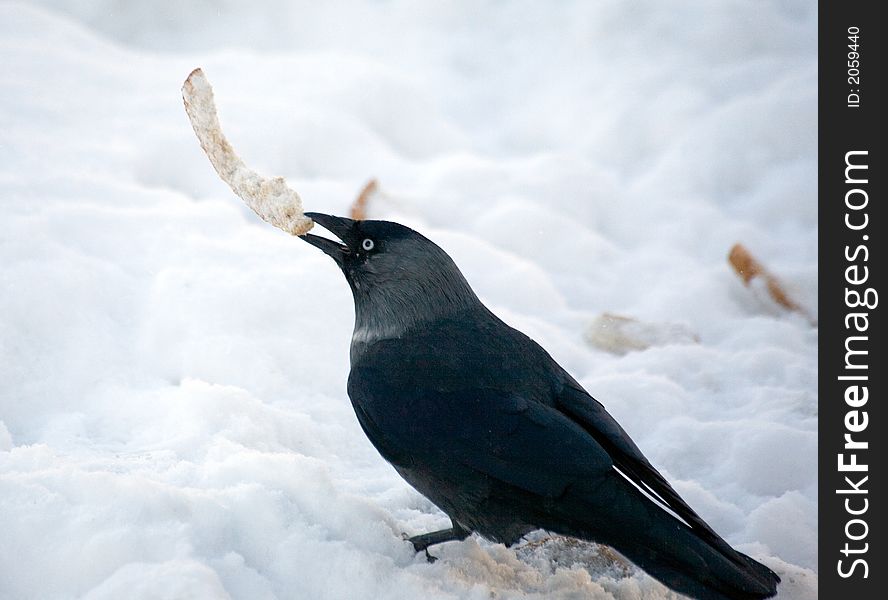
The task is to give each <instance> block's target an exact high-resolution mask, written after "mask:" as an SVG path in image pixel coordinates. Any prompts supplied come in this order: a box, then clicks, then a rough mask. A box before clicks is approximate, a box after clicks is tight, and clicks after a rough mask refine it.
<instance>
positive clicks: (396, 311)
mask: <svg viewBox="0 0 888 600" xmlns="http://www.w3.org/2000/svg"><path fill="white" fill-rule="evenodd" d="M306 216H307V217H310V218H311V219H312V220H313V221H314V222H315V223H317V224H318V225H321V226H322V227H324V228H325V229H327V230H328V231H329V232H330V233H332V234H334V235H335V236H336V237H337V238H339V240H338V241H335V240H331V239H329V238H326V237H321V236H318V235H312V234H306V235H303V236H301V237H302V239H303V240H305V241H306V242H308V243H309V244H311V245H313V246H315V247H317V248H320V249H321V250H322V251H323V252H324V253H325V254H327V255H328V256H330V257H331V258H332V259H333V260H334V261H335V262H336V264H337V265H338V266H339V268H340V269H341V270H342V272H343V274H344V275H345V278H346V280H347V281H348V283H349V285H350V286H351V289H352V294H353V295H354V299H355V336H354V338H353V340H354V341H372V340H373V339H378V338H385V337H397V336H399V335H400V334H401V333H403V332H404V331H405V330H407V329H409V328H410V327H412V326H414V325H417V324H420V323H422V322H423V321H428V320H432V319H435V318H440V317H442V316H446V315H449V314H453V313H455V312H457V311H459V310H464V309H470V308H474V307H476V306H480V302H479V301H478V298H477V296H475V293H474V292H473V291H472V288H471V287H469V284H468V282H467V281H466V279H465V277H463V275H462V273H461V272H460V270H459V268H458V267H457V266H456V264H455V263H454V262H453V260H452V259H451V258H450V257H449V256H448V255H447V253H446V252H444V251H443V250H442V249H441V248H439V247H438V245H437V244H435V243H434V242H432V241H431V240H429V239H428V238H426V237H424V236H422V235H420V234H419V233H417V232H415V231H414V230H412V229H410V228H409V227H405V226H404V225H401V224H399V223H393V222H390V221H355V220H353V219H347V218H345V217H335V216H333V215H325V214H321V213H306Z"/></svg>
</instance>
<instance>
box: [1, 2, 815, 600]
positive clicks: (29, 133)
mask: <svg viewBox="0 0 888 600" xmlns="http://www.w3.org/2000/svg"><path fill="white" fill-rule="evenodd" d="M816 18H817V16H816V6H815V5H814V4H813V3H810V2H802V1H801V0H782V1H777V0H773V1H762V2H755V3H748V2H732V1H725V2H711V1H703V0H682V1H681V2H670V3H662V2H654V1H653V0H634V1H632V2H622V1H621V2H618V1H616V0H605V1H602V2H582V1H579V0H576V1H567V2H557V3H533V2H524V1H522V0H518V1H516V2H476V1H474V0H472V1H470V0H459V1H457V2H448V3H417V2H414V1H412V0H409V1H408V0H388V1H386V2H381V3H380V2H365V1H359V0H352V1H349V0H346V1H345V2H341V3H318V2H291V1H289V0H262V1H260V0H257V1H256V2H249V3H248V2H237V1H235V0H231V1H226V2H221V3H215V2H177V1H173V0H157V1H153V2H147V1H145V2H126V3H121V2H119V0H89V1H86V0H82V1H81V0H79V1H75V2H70V1H67V0H66V1H64V2H62V1H61V0H44V1H43V2H39V3H37V4H22V3H16V2H13V3H8V2H4V3H0V214H2V217H0V382H2V385H0V598H2V599H3V600H6V599H10V600H21V599H38V598H39V599H41V600H56V599H59V600H61V599H68V598H88V599H89V600H104V599H115V600H116V599H118V598H122V597H126V598H134V599H137V600H148V599H152V600H153V599H156V598H177V599H179V598H200V599H204V598H208V599H228V598H231V599H250V600H252V599H258V600H267V599H279V600H285V599H293V598H296V599H303V598H305V599H309V598H311V599H341V598H349V599H356V600H361V599H367V600H370V599H373V600H376V599H393V600H396V599H408V598H409V599H413V598H427V599H429V600H431V599H436V600H437V599H445V598H447V599H456V598H459V599H478V600H480V599H485V600H486V599H489V598H497V599H512V598H515V599H517V598H531V599H533V598H536V599H544V598H546V599H549V598H553V599H561V600H564V599H578V598H596V599H617V600H642V599H643V600H664V599H667V598H673V599H674V598H676V596H675V595H674V594H671V593H669V592H668V591H667V590H665V588H663V586H661V585H660V584H658V583H657V582H655V581H654V580H652V579H651V578H650V577H647V576H646V575H644V574H643V573H640V572H639V571H637V570H635V569H632V568H629V567H627V566H626V565H625V564H623V563H621V561H620V560H619V559H618V558H616V557H614V556H613V555H612V554H611V553H608V552H607V551H606V549H602V548H598V547H595V546H590V545H584V544H574V543H571V542H569V541H566V540H546V539H545V536H544V535H543V534H542V533H537V534H535V536H534V537H533V539H532V540H531V541H530V542H529V543H528V544H527V545H525V546H522V547H518V548H511V549H508V548H505V547H503V546H501V545H497V544H491V543H488V542H486V541H484V540H482V539H480V538H477V537H472V538H469V539H468V540H466V541H465V542H461V543H449V544H444V545H442V546H441V547H439V548H437V549H436V550H435V551H434V553H435V554H437V555H438V556H439V557H440V560H439V561H438V562H436V563H434V564H428V563H426V562H425V559H424V557H423V556H421V555H420V556H416V554H415V553H414V552H413V551H412V549H411V547H410V545H409V544H407V543H405V542H404V541H402V539H401V534H402V533H409V534H415V533H419V532H422V531H427V530H430V529H434V528H439V527H441V526H444V525H445V524H446V523H447V520H446V518H445V517H444V516H443V515H442V514H441V513H440V512H439V511H437V510H436V509H435V508H434V507H433V506H432V505H431V504H430V503H429V502H428V501H426V500H425V499H423V498H422V497H421V496H420V495H418V494H417V493H416V492H414V491H413V490H412V489H411V488H409V486H407V485H406V484H405V483H404V482H403V481H402V480H401V479H400V478H399V477H398V475H397V474H396V473H395V472H394V470H393V469H392V468H391V467H390V466H389V465H387V464H386V463H385V462H384V461H383V460H382V459H381V458H380V457H379V456H378V455H377V454H376V452H375V451H374V449H373V448H372V447H371V446H370V444H369V442H368V441H367V440H366V439H365V437H364V435H363V433H362V432H361V430H360V427H359V426H358V424H357V422H356V420H355V418H354V415H353V413H352V408H351V406H350V403H349V401H348V398H347V396H346V393H345V383H346V377H347V373H348V344H349V338H350V335H351V329H352V324H353V321H352V319H353V307H352V300H351V295H350V293H349V289H348V285H347V284H346V282H345V280H344V278H343V277H342V275H341V274H340V273H339V272H338V270H337V269H336V267H335V265H334V264H333V263H332V261H330V259H329V258H328V257H326V256H324V255H323V254H322V253H321V252H319V251H318V250H317V249H315V248H313V247H311V246H310V245H308V244H305V243H302V242H301V241H299V240H297V239H294V238H292V237H290V236H282V235H279V234H278V233H277V232H276V231H274V230H273V229H272V228H271V227H269V226H268V225H267V224H266V223H264V222H262V221H261V220H260V219H259V218H258V217H257V216H256V215H255V214H254V213H253V212H252V211H251V210H250V209H249V208H248V207H246V206H245V205H244V204H242V203H240V202H235V201H233V199H232V198H231V192H230V191H229V190H228V188H227V187H226V186H225V185H224V184H223V183H222V182H221V181H220V180H219V178H218V177H217V176H216V174H215V173H214V172H213V171H212V169H210V168H209V166H208V165H207V159H206V157H205V156H204V154H203V152H202V151H201V149H200V148H199V146H198V144H197V143H195V140H194V134H193V132H192V130H191V127H190V126H189V123H188V119H187V118H186V116H185V114H184V112H183V110H182V99H181V95H180V87H181V83H182V78H183V76H184V75H185V74H187V73H189V72H190V71H191V69H193V68H194V67H195V66H197V65H200V66H202V67H204V68H205V69H206V71H207V73H209V74H211V75H212V79H213V85H214V87H215V90H216V94H217V96H218V98H219V100H220V103H221V104H222V107H221V108H222V110H223V112H224V115H223V116H224V120H225V125H226V130H227V131H226V133H227V134H228V136H229V139H231V141H232V143H233V145H234V146H235V147H237V148H238V150H239V152H240V154H241V156H243V157H244V159H245V162H246V163H247V164H250V165H252V166H255V168H256V169H257V170H258V171H259V172H264V173H280V174H282V175H284V176H285V177H286V178H287V180H288V181H289V182H290V184H291V185H292V186H293V188H294V189H296V190H298V191H299V194H300V195H301V196H302V197H303V198H304V199H305V201H306V203H307V205H308V206H311V207H312V209H314V210H317V211H321V212H327V213H334V214H340V215H342V214H347V212H348V209H349V206H350V204H351V202H352V201H353V200H354V197H355V195H356V194H357V192H358V191H359V189H360V187H361V185H362V184H363V183H364V182H365V181H367V180H368V179H369V178H371V177H376V178H377V179H378V180H379V182H380V191H379V193H377V194H375V195H374V196H373V198H372V200H371V201H370V203H369V206H368V211H369V216H370V217H372V218H387V219H393V220H397V221H401V222H404V223H406V224H408V225H411V226H413V227H415V228H417V229H419V230H420V231H422V233H423V234H425V235H427V236H428V237H430V238H432V239H433V240H435V241H436V242H438V243H439V244H441V245H442V246H443V247H444V248H445V250H447V251H448V252H449V253H450V254H451V255H452V256H453V257H454V259H455V260H456V261H457V263H458V264H459V265H460V267H461V268H462V269H463V272H464V273H465V275H466V277H467V278H468V280H469V281H470V282H471V283H472V285H473V287H474V288H475V290H476V291H477V292H478V293H479V295H480V296H481V297H482V299H483V300H484V301H485V302H486V303H487V305H488V306H489V307H490V308H491V309H492V310H493V311H494V312H496V313H497V314H498V315H499V316H501V317H502V318H503V319H505V320H506V321H507V322H509V323H510V324H513V325H515V326H516V327H518V328H519V329H521V330H522V331H524V332H526V333H527V334H529V335H530V336H532V337H533V338H534V339H536V340H537V341H539V342H540V343H541V344H542V345H543V346H544V347H545V348H546V349H547V350H549V352H550V353H551V354H552V355H553V356H554V357H555V358H556V359H557V360H558V361H559V362H560V363H561V364H562V365H564V366H565V367H566V368H567V369H568V370H569V371H571V373H572V374H573V375H574V376H575V377H576V378H577V379H578V380H579V381H580V382H581V383H582V384H583V385H584V386H585V387H586V388H587V389H588V390H589V391H590V392H591V393H592V394H593V395H595V396H596V397H597V398H598V399H600V400H601V401H602V402H603V403H604V404H605V405H606V406H607V408H608V409H609V410H610V411H611V413H613V415H614V416H615V417H616V418H617V419H618V420H619V421H620V422H621V424H622V425H623V426H624V427H625V429H626V430H627V431H628V432H629V434H630V435H631V436H632V437H633V439H634V440H635V441H636V442H637V443H638V445H639V446H640V447H641V448H642V449H643V450H644V452H645V453H646V454H647V456H648V457H649V458H650V459H651V461H652V462H653V463H654V464H655V465H657V466H658V467H659V468H660V469H661V471H662V472H663V473H664V475H666V476H667V477H668V478H669V479H670V481H672V482H673V483H674V485H675V487H676V488H677V489H678V491H679V492H680V493H681V494H682V495H683V496H684V497H685V498H686V499H687V500H688V501H689V502H690V504H691V505H692V506H693V507H694V508H695V509H696V510H697V511H698V512H699V513H700V514H701V515H702V516H703V517H704V518H705V519H706V520H707V521H709V522H710V523H711V524H712V526H713V527H714V528H715V529H716V530H717V531H719V532H720V533H721V534H722V535H724V536H725V538H726V539H728V540H729V541H730V542H731V543H732V544H734V545H735V546H736V547H738V548H739V549H741V550H743V551H745V552H747V553H749V554H751V555H753V556H755V557H757V558H759V559H760V560H762V561H763V562H765V563H767V564H768V565H769V566H771V567H772V568H774V569H775V570H776V571H778V572H779V574H780V575H781V577H782V578H783V584H782V585H781V587H780V595H779V596H778V597H779V598H782V599H796V600H810V599H813V598H816V596H817V574H816V565H817V550H816V541H817V529H816V520H817V518H816V517H817V495H816V485H817V479H816V459H815V453H816V439H817V437H816V431H817V386H816V358H817V351H816V347H817V329H816V327H813V326H812V325H811V323H810V322H809V320H808V319H806V318H805V317H803V316H802V315H800V314H797V313H792V312H788V311H785V310H783V309H780V307H778V306H775V305H774V304H773V303H771V304H768V303H767V302H764V301H762V300H761V299H760V297H758V296H757V295H756V294H755V293H754V291H753V290H751V289H749V288H747V287H745V286H744V285H743V282H742V281H741V280H740V279H739V278H738V277H737V276H736V275H735V274H734V273H733V272H732V269H731V267H730V265H729V264H728V263H727V253H728V251H729V249H730V248H731V246H732V245H733V244H734V243H736V242H741V243H743V244H744V245H745V246H746V247H747V248H748V249H749V251H750V252H751V253H752V254H753V255H755V256H756V257H757V258H758V259H760V260H761V262H762V263H763V264H765V265H767V267H768V269H769V271H770V272H772V273H773V274H774V275H775V276H777V277H779V278H780V280H781V282H782V283H783V284H784V285H785V286H786V289H787V293H789V294H791V296H792V298H793V299H795V300H796V301H797V302H798V303H799V304H801V305H803V306H804V308H805V309H806V310H807V311H808V312H810V313H811V315H812V316H813V317H814V318H816V310H817V306H816V285H817V265H816V255H817V246H816V241H817V211H816V194H817V189H816V183H815V181H816V133H817V130H816V114H817V113H816V97H817V96H816V94H817V85H816V83H817V63H816V31H817V27H816V25H817V23H816ZM603 313H611V314H617V315H622V316H626V317H629V318H632V319H636V320H637V321H638V322H639V323H649V324H670V326H671V325H676V326H680V327H681V328H682V329H681V331H686V332H692V333H693V335H694V336H696V338H697V339H698V340H699V341H698V342H697V343H685V342H686V341H687V340H684V341H682V342H681V343H671V342H670V341H669V339H668V338H667V339H661V338H657V340H656V343H655V344H652V345H650V347H648V348H647V349H641V350H631V349H629V350H628V351H627V352H626V353H625V354H622V355H615V354H612V353H610V352H605V351H602V350H599V349H597V348H595V347H594V346H591V345H590V344H589V343H587V342H586V341H585V339H584V335H585V332H586V331H587V330H588V329H589V327H590V325H591V324H592V323H593V322H594V320H595V319H596V317H598V316H599V315H601V314H603Z"/></svg>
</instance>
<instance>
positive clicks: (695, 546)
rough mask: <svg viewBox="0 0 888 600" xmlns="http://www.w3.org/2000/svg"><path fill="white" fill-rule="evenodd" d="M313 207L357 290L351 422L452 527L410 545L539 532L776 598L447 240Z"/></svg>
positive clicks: (769, 576)
mask: <svg viewBox="0 0 888 600" xmlns="http://www.w3.org/2000/svg"><path fill="white" fill-rule="evenodd" d="M310 216H311V217H312V218H314V219H315V220H316V221H317V222H318V223H320V224H321V225H323V226H324V227H326V228H327V229H329V230H330V231H332V232H333V233H335V234H336V235H337V236H338V237H339V238H340V239H342V241H343V243H342V244H339V243H338V242H333V241H330V240H325V239H322V238H319V237H317V236H308V238H307V241H309V242H310V243H312V244H313V245H316V246H318V247H319V248H321V249H322V250H324V251H325V252H326V253H327V254H329V255H331V256H332V257H333V258H334V260H336V262H337V264H338V265H339V266H340V268H341V269H342V270H343V273H344V274H345V275H346V279H347V280H348V282H349V284H350V286H351V288H352V292H353V294H354V298H355V313H356V323H355V335H354V337H353V341H352V349H351V362H352V365H351V373H350V375H349V380H348V394H349V397H350V399H351V402H352V405H353V407H354V409H355V414H356V415H357V418H358V421H359V422H360V424H361V427H362V428H363V430H364V432H365V433H366V435H367V437H368V438H369V439H370V441H371V442H372V443H373V445H374V446H375V447H376V448H377V450H379V452H380V454H382V456H383V457H384V458H385V459H386V460H387V461H388V462H390V463H391V464H392V465H393V466H394V467H395V469H397V471H398V472H399V473H400V474H401V476H402V477H404V479H405V480H407V481H408V482H409V483H410V484H411V485H412V486H413V487H415V488H416V489H417V490H418V491H419V492H420V493H422V494H423V495H425V496H426V497H427V498H429V499H430V500H431V501H432V502H434V503H435V504H436V505H437V506H438V507H439V508H441V510H443V511H444V512H445V513H447V514H448V515H449V516H450V517H451V519H452V520H453V522H454V530H453V531H452V532H450V533H447V532H436V533H435V534H432V535H431V536H425V537H423V538H422V539H421V540H419V543H417V541H416V539H415V538H414V543H415V545H416V547H417V548H424V547H425V546H426V545H429V544H431V543H437V542H439V541H445V540H447V539H461V538H462V537H464V535H465V534H466V533H467V532H477V533H479V534H480V535H482V536H484V537H486V538H488V539H491V540H495V541H500V542H504V543H506V544H513V543H515V542H517V541H518V540H519V539H520V538H521V537H522V536H523V535H525V534H526V533H528V532H530V531H532V530H534V529H538V528H543V529H547V530H550V531H554V532H557V533H561V534H564V535H571V536H575V537H579V538H583V539H588V540H593V541H597V542H600V543H604V544H608V545H610V546H612V547H614V548H615V549H616V550H618V551H620V552H621V553H622V554H624V555H625V556H626V557H627V558H629V559H630V560H632V561H633V562H635V563H636V564H637V565H638V566H640V567H641V568H643V569H644V570H646V571H647V572H648V573H650V574H651V575H653V576H654V577H656V578H657V579H659V580H660V581H662V582H663V583H664V584H666V585H667V586H669V587H671V588H673V589H675V590H676V591H680V592H682V593H685V594H688V595H690V596H692V597H695V598H701V599H712V600H717V599H728V598H730V599H753V598H766V597H769V596H772V595H774V593H776V585H777V583H778V582H779V578H778V577H777V576H776V575H775V574H774V573H773V572H772V571H771V570H770V569H768V568H767V567H765V566H763V565H761V564H760V563H758V562H756V561H754V560H752V559H751V558H749V557H747V556H745V555H743V554H741V553H739V552H736V551H735V550H733V549H732V548H731V547H730V546H729V545H728V544H727V543H726V542H725V541H724V540H722V539H721V538H720V537H719V536H718V535H717V534H716V533H715V532H714V531H713V530H712V529H711V528H710V527H709V526H708V525H707V524H706V523H705V522H704V521H703V520H702V519H701V518H700V517H699V516H698V515H697V514H696V513H695V512H694V511H693V509H692V508H691V507H690V506H688V505H687V503H685V502H684V500H682V499H681V497H680V496H679V495H678V494H677V493H676V492H675V491H674V490H673V489H672V487H671V486H670V485H669V483H668V482H667V481H666V480H665V479H664V478H663V477H662V476H661V475H660V473H659V472H657V470H656V469H655V468H654V467H653V466H652V465H651V464H650V463H649V462H648V461H647V459H646V458H645V457H644V455H643V454H642V453H641V451H640V450H639V449H638V447H637V446H636V445H635V444H634V442H632V440H631V439H630V438H629V436H628V435H627V434H626V432H625V431H623V429H622V427H620V425H619V424H618V423H617V422H616V421H615V420H614V419H613V418H612V417H611V416H610V414H608V412H607V411H606V410H605V408H604V407H603V406H602V405H601V404H600V403H599V402H598V401H596V400H595V399H594V398H592V397H591V396H590V395H589V394H588V393H587V392H586V391H585V390H584V389H583V388H582V387H581V386H580V385H579V384H578V383H577V382H576V381H575V380H574V379H573V378H572V377H571V376H570V375H569V374H568V373H567V372H566V371H564V369H562V368H561V367H560V366H559V365H558V364H557V363H556V362H555V361H554V360H553V359H552V358H551V357H550V356H549V354H548V353H546V352H545V350H543V349H542V348H541V347H540V346H539V345H538V344H536V343H535V342H534V341H533V340H531V339H530V338H528V337H527V336H525V335H524V334H522V333H520V332H519V331H517V330H515V329H513V328H511V327H509V326H508V325H506V324H505V323H503V322H502V321H500V320H499V319H498V318H497V317H496V316H495V315H493V314H492V313H491V312H490V311H489V310H487V308H485V307H484V306H483V304H482V303H481V302H480V301H479V300H478V299H477V297H476V296H475V294H474V292H472V291H471V288H470V287H469V285H468V283H467V282H466V281H465V279H464V278H463V276H462V274H461V273H460V272H459V270H458V269H457V267H456V265H455V264H454V263H453V262H452V261H451V260H450V258H449V257H448V256H447V255H446V253H444V252H443V250H441V249H440V248H438V247H437V246H436V245H434V244H433V243H432V242H430V241H429V240H427V239H426V238H424V237H422V236H421V235H419V234H418V233H416V232H414V231H412V230H410V229H408V228H406V227H403V226H401V225H398V224H395V223H387V222H383V221H365V222H354V221H351V220H348V219H342V218H339V217H331V216H328V215H318V214H310ZM366 240H370V241H371V242H372V243H366ZM367 247H369V248H371V250H367V249H366V248H367ZM640 490H644V493H642V492H641V491H640ZM652 498H656V499H657V500H658V502H659V503H661V504H662V505H665V506H668V507H669V509H670V510H671V511H672V512H673V513H674V514H675V515H677V516H678V518H676V516H673V515H672V514H670V513H669V512H668V511H666V510H664V509H663V508H662V507H661V506H659V505H658V503H657V502H655V501H654V500H652Z"/></svg>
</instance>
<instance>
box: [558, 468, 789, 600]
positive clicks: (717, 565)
mask: <svg viewBox="0 0 888 600" xmlns="http://www.w3.org/2000/svg"><path fill="white" fill-rule="evenodd" d="M566 496H567V498H566V502H559V507H564V509H565V510H564V512H562V511H561V510H559V513H560V514H559V515H557V517H556V522H555V523H553V526H552V527H546V528H547V529H549V530H551V531H556V532H558V533H562V534H565V535H570V536H574V537H579V538H583V539H588V540H592V541H596V542H600V543H603V544H607V545H608V546H611V547H612V548H614V549H615V550H617V551H618V552H620V553H621V554H623V555H624V556H625V557H626V558H628V559H629V560H631V561H632V562H633V563H635V564H636V565H637V566H639V567H641V568H642V569H644V571H646V572H647V573H648V574H650V575H651V576H653V577H654V578H656V579H657V580H659V581H660V582H662V583H663V584H664V585H666V586H668V587H669V588H671V589H673V590H675V591H677V592H681V593H682V594H686V595H688V596H690V597H691V598H696V599H698V600H759V599H762V598H770V597H771V596H773V595H775V594H776V593H777V584H778V583H779V582H780V577H778V576H777V574H776V573H774V572H773V571H772V570H771V569H769V568H768V567H766V566H765V565H763V564H761V563H759V562H757V561H755V560H753V559H752V558H750V557H748V556H746V555H745V554H742V553H740V552H737V551H736V550H734V549H733V548H731V547H730V546H729V545H728V543H727V542H725V541H724V540H723V539H721V538H720V537H718V536H717V535H716V534H715V533H713V532H712V531H711V530H708V531H697V530H694V529H692V528H691V527H689V526H688V525H686V524H685V523H683V522H681V521H679V519H677V518H676V517H673V516H672V515H671V514H669V513H668V512H666V511H665V510H664V509H662V508H661V507H660V506H658V505H657V504H656V503H654V502H653V501H652V500H650V499H649V498H647V497H646V496H645V495H644V494H642V493H641V492H640V491H639V490H638V489H637V488H636V487H635V486H633V485H632V484H631V483H629V482H628V481H626V480H625V479H624V478H623V477H621V476H620V475H619V474H617V473H614V474H613V476H612V477H608V478H607V479H606V480H605V482H604V483H599V484H598V485H595V487H594V489H593V488H591V487H590V489H589V490H588V493H584V492H583V490H582V489H579V488H573V489H570V490H568V491H567V493H566ZM615 515H619V517H617V518H614V516H615Z"/></svg>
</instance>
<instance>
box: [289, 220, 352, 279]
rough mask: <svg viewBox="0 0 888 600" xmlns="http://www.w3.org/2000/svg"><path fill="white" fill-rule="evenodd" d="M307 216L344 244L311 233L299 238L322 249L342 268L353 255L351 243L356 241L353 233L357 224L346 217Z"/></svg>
mask: <svg viewBox="0 0 888 600" xmlns="http://www.w3.org/2000/svg"><path fill="white" fill-rule="evenodd" d="M305 216H306V217H308V218H309V219H311V220H312V221H314V222H315V223H317V224H318V225H320V226H321V227H323V228H324V229H326V230H327V231H329V232H330V233H332V234H333V235H335V236H336V237H338V238H339V239H340V240H341V241H342V243H339V242H337V241H335V240H331V239H329V238H325V237H321V236H319V235H312V234H310V233H306V234H305V235H301V236H299V237H300V238H302V239H303V240H305V241H306V242H308V243H309V244H311V245H312V246H315V247H317V248H320V249H321V251H323V252H324V254H326V255H327V256H329V257H331V258H332V259H333V260H335V261H336V264H338V265H340V266H342V264H343V260H344V259H345V257H346V256H347V255H348V254H349V253H351V250H350V249H349V242H351V241H354V240H352V239H351V238H352V237H353V234H352V231H353V228H354V224H355V222H354V221H353V220H351V219H346V218H345V217H335V216H333V215H325V214H323V213H315V212H307V213H305Z"/></svg>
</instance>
